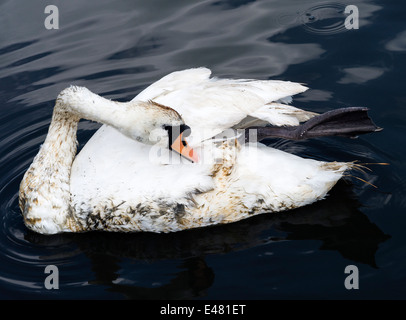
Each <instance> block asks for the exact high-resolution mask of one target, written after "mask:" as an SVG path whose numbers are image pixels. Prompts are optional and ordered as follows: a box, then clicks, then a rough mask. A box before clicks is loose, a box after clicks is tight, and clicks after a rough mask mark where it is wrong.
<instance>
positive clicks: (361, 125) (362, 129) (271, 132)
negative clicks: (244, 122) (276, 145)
mask: <svg viewBox="0 0 406 320" xmlns="http://www.w3.org/2000/svg"><path fill="white" fill-rule="evenodd" d="M249 129H256V130H257V139H258V141H261V140H263V139H265V138H269V137H277V138H284V139H290V140H304V139H308V138H316V137H324V136H345V137H356V136H358V135H360V134H364V133H370V132H377V131H381V130H382V128H379V127H378V126H376V125H375V123H374V122H373V121H372V120H371V118H370V117H369V116H368V108H364V107H350V108H341V109H336V110H331V111H328V112H325V113H323V114H320V115H317V116H315V117H313V118H311V119H310V120H308V121H306V122H305V123H303V124H301V125H299V126H294V127H251V128H249ZM246 132H249V130H246ZM248 138H249V137H248V135H247V136H246V140H247V139H248ZM247 141H248V140H247Z"/></svg>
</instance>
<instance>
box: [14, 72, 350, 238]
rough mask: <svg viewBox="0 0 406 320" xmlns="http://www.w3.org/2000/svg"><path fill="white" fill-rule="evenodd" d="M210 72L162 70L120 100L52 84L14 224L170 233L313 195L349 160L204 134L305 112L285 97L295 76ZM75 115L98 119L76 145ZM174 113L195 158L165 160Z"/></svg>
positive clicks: (285, 122)
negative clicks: (52, 98) (51, 103)
mask: <svg viewBox="0 0 406 320" xmlns="http://www.w3.org/2000/svg"><path fill="white" fill-rule="evenodd" d="M210 74H211V72H210V70H208V69H206V68H196V69H189V70H184V71H179V72H174V73H171V74H169V75H167V76H165V77H164V78H162V79H161V80H159V81H157V82H155V83H154V84H152V85H151V86H149V87H148V88H146V89H145V90H144V91H143V92H141V93H140V94H139V95H138V96H137V97H135V98H134V99H133V100H132V101H130V102H127V103H119V102H114V101H110V100H107V99H104V98H102V97H100V96H98V95H96V94H94V93H92V92H90V91H89V90H87V89H86V88H82V87H74V86H72V87H70V88H67V89H65V90H63V91H62V92H61V93H60V94H59V96H58V98H57V100H56V104H55V108H54V113H53V117H52V122H51V124H50V127H49V132H48V135H47V137H46V139H45V142H44V143H43V145H42V146H41V148H40V151H39V153H38V155H37V156H36V157H35V158H34V160H33V163H32V164H31V166H30V168H29V169H28V170H27V172H26V173H25V175H24V178H23V180H22V182H21V185H20V194H19V196H20V208H21V211H22V214H23V217H24V222H25V225H26V226H27V227H28V228H30V229H32V230H34V231H36V232H39V233H43V234H54V233H59V232H83V231H88V230H108V231H126V232H127V231H152V232H172V231H180V230H184V229H189V228H195V227H203V226H208V225H213V224H222V223H229V222H233V221H238V220H241V219H244V218H247V217H250V216H253V215H256V214H259V213H264V212H270V211H271V212H276V211H282V210H287V209H291V208H296V207H300V206H304V205H307V204H310V203H312V202H314V201H316V200H319V199H322V198H324V197H325V196H326V194H327V192H328V191H329V190H330V189H331V188H332V187H333V186H334V184H335V183H336V182H337V181H338V180H339V179H340V178H341V177H342V175H343V173H344V172H345V171H346V170H348V169H350V168H351V167H352V166H353V165H352V164H351V163H343V162H321V161H315V160H310V159H303V158H300V157H298V156H295V155H291V154H288V153H285V152H282V151H279V150H276V149H273V148H270V147H266V146H264V145H262V144H260V143H247V144H244V143H241V139H240V140H238V139H235V138H232V137H231V138H230V139H226V140H224V139H208V138H211V137H213V136H214V135H216V134H219V133H221V132H223V131H224V130H226V129H229V128H231V127H234V128H237V127H249V126H252V125H254V124H255V125H259V124H266V123H270V124H273V125H277V126H297V125H298V124H299V122H301V121H306V120H308V119H310V118H312V117H313V116H314V115H315V114H314V113H311V112H306V111H303V110H300V109H297V108H294V107H292V106H289V105H287V104H286V102H289V101H290V96H291V95H294V94H297V93H300V92H303V91H305V90H306V89H307V88H306V87H304V86H302V85H300V84H297V83H292V82H284V81H270V80H268V81H259V80H231V79H216V78H210ZM284 103H285V104H284ZM166 106H169V107H170V108H169V107H166ZM175 110H176V111H175ZM80 118H86V119H90V120H93V121H98V122H101V123H103V124H104V125H103V126H102V127H101V128H100V129H99V130H98V131H97V132H96V133H95V134H94V136H93V137H92V138H91V139H90V140H89V141H88V143H87V144H86V145H85V147H84V148H83V149H82V150H81V152H80V153H79V154H78V155H76V131H77V123H78V121H79V119H80ZM185 124H186V125H188V126H189V127H190V128H191V135H190V136H188V138H187V139H186V140H187V141H188V143H189V146H190V148H193V151H192V152H191V150H192V149H187V148H189V147H188V146H185V149H184V150H182V151H181V152H182V153H183V155H185V156H186V157H188V156H190V157H191V158H192V160H195V162H197V163H192V162H190V161H187V160H182V161H173V159H174V158H172V162H170V161H169V160H170V158H168V156H169V155H172V157H173V151H170V150H169V149H168V146H169V145H170V143H169V141H170V139H169V134H168V133H170V131H171V130H172V129H174V128H177V127H179V126H183V125H185ZM180 147H181V148H182V147H183V145H181V146H180ZM207 155H210V156H211V157H207ZM213 155H214V156H213ZM209 158H210V161H208V159H209ZM197 159H199V160H197ZM178 160H179V159H178ZM213 160H214V161H213ZM174 162H176V163H174Z"/></svg>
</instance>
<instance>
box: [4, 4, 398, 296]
mask: <svg viewBox="0 0 406 320" xmlns="http://www.w3.org/2000/svg"><path fill="white" fill-rule="evenodd" d="M53 4H55V5H57V6H58V8H59V29H57V30H47V29H46V28H45V26H44V20H45V18H46V17H47V15H46V14H44V9H45V6H46V4H45V2H44V1H39V0H31V1H28V0H25V1H23V0H8V1H6V0H2V1H1V2H0V26H1V30H2V31H1V33H0V101H1V106H0V108H1V109H0V298H2V299H9V298H34V299H45V298H57V299H59V298H77V299H88V298H96V299H101V298H108V299H125V298H136V299H150V298H155V299H156V298H159V299H161V298H164V299H196V298H197V299H276V298H286V299H291V298H294V299H304V298H306V299H309V298H310V299H314V298H327V299H334V298H343V299H355V298H363V299H364V298H376V299H387V298H397V299H398V298H400V299H404V298H406V232H405V231H404V228H405V226H406V216H405V213H406V212H405V207H406V198H405V191H406V168H405V162H406V153H405V142H406V141H405V132H406V130H405V129H406V122H405V120H406V108H405V106H404V105H405V104H406V90H405V89H406V87H405V84H404V75H405V73H406V23H405V16H406V6H405V5H404V4H403V2H402V1H398V2H395V1H367V0H365V1H358V0H352V1H350V2H347V1H342V2H331V1H330V2H321V1H314V0H312V1H294V0H289V1H277V0H276V1H252V0H251V1H249V0H247V1H243V0H239V1H231V0H230V1H226V0H214V1H198V2H197V1H195V2H191V1H163V0H160V1H129V0H128V1H124V0H122V1H114V2H112V1H107V0H98V1H96V0H93V1H86V2H85V1H79V0H70V1H53ZM348 4H352V5H356V6H357V8H358V10H359V18H360V19H359V29H353V30H347V29H346V28H345V27H343V24H344V21H345V18H346V17H347V15H346V14H345V12H344V10H345V7H346V5H348ZM196 66H207V67H209V68H211V69H212V70H213V73H214V74H215V75H216V76H220V77H234V78H239V77H241V78H258V79H282V80H291V81H297V82H303V83H306V84H307V85H308V86H309V87H310V88H312V89H311V90H309V91H307V92H306V93H304V94H301V95H299V96H297V98H296V99H295V102H294V105H296V106H298V107H301V108H305V109H308V110H312V111H316V112H323V111H327V110H331V109H333V108H337V107H343V106H367V107H369V108H370V115H371V116H372V118H373V119H374V121H375V122H376V123H377V124H378V125H379V126H381V127H384V128H385V130H384V131H382V132H380V133H377V134H371V135H365V136H362V137H360V138H358V139H355V140H350V139H345V138H324V139H315V140H311V141H304V142H288V141H278V140H270V141H268V143H269V145H271V146H273V147H276V148H280V149H283V150H287V151H289V152H292V153H295V154H298V155H301V156H304V157H311V158H315V159H320V160H339V161H352V160H359V161H360V162H363V163H375V162H387V163H390V166H379V165H370V167H371V169H372V171H371V172H366V173H365V174H363V175H361V176H360V177H361V178H362V179H364V180H366V181H367V182H368V183H369V184H368V183H364V182H362V181H359V180H356V179H353V178H350V177H349V178H348V179H346V180H345V181H344V180H343V181H341V182H340V183H339V184H338V185H337V186H336V187H335V188H334V189H333V190H332V192H331V194H330V196H329V197H328V198H327V199H326V200H324V201H321V202H318V203H316V204H314V205H311V206H308V207H305V208H301V209H298V210H294V211H292V212H289V213H286V214H265V215H262V216H258V217H254V218H252V219H248V220H245V221H242V222H240V223H235V224H231V225H227V226H219V227H212V228H206V229H202V230H193V231H186V232H180V233H176V234H166V235H165V234H163V235H157V234H148V233H144V234H132V235H129V234H106V233H102V232H98V233H88V234H64V235H57V236H42V235H38V234H35V233H33V232H30V231H29V230H27V229H26V228H25V226H24V225H23V222H22V217H21V215H20V212H19V209H18V186H19V183H20V180H21V178H22V176H23V174H24V172H25V170H26V169H27V168H28V166H29V164H30V163H31V161H32V159H33V157H34V156H35V154H36V153H37V151H38V147H39V145H40V144H41V143H42V141H43V140H44V138H45V135H46V133H47V128H48V125H49V123H50V119H51V114H52V108H53V103H54V100H55V98H56V96H57V94H58V93H59V91H60V90H62V89H64V88H65V87H66V86H68V85H70V84H77V85H83V86H86V87H88V88H89V89H91V90H92V91H94V92H97V93H99V94H101V95H103V96H107V97H109V98H113V99H118V100H120V101H126V100H130V99H132V98H133V97H134V96H135V95H136V94H137V93H138V92H140V91H141V90H142V89H143V88H145V87H146V86H147V85H148V84H150V83H151V82H153V81H155V80H157V79H159V78H160V77H161V76H163V75H165V74H167V73H169V72H171V71H175V70H181V69H185V68H189V67H196ZM98 127H99V125H98V124H95V123H91V122H88V121H82V122H81V123H80V126H79V132H78V139H79V142H80V144H81V145H83V144H84V143H85V142H86V141H87V139H88V138H89V137H90V136H91V135H92V134H93V133H94V132H95V130H96V129H97V128H98ZM370 184H373V185H375V186H376V187H377V188H374V187H373V186H371V185H370ZM47 265H56V266H57V267H58V270H59V289H57V290H47V289H46V288H45V286H44V280H45V278H46V276H47V275H46V274H44V269H45V267H46V266H47ZM347 265H355V266H357V267H358V269H359V289H358V290H347V289H346V288H345V286H344V279H345V277H346V276H347V275H346V274H345V273H344V269H345V267H346V266H347Z"/></svg>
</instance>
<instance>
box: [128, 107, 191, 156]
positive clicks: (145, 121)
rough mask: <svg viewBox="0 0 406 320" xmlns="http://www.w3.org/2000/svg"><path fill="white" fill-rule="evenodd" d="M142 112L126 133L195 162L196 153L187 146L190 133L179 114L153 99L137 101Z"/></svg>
mask: <svg viewBox="0 0 406 320" xmlns="http://www.w3.org/2000/svg"><path fill="white" fill-rule="evenodd" d="M137 108H140V109H139V111H141V112H142V115H140V116H139V117H138V119H137V121H136V122H134V125H133V126H131V127H130V130H129V132H127V135H130V137H131V138H133V139H135V140H137V141H140V142H142V143H145V144H153V145H156V146H158V147H161V148H168V149H170V150H173V151H175V152H177V153H179V154H181V155H182V156H183V157H185V158H186V159H188V160H190V161H192V162H197V160H198V159H197V155H196V153H195V152H194V151H193V149H192V148H190V147H189V145H188V144H187V141H186V139H185V138H186V137H187V136H188V135H189V134H190V133H191V131H190V128H189V126H187V125H186V124H185V123H184V121H183V119H182V117H181V115H180V114H179V113H178V112H177V111H176V110H174V109H172V108H169V107H166V106H163V105H160V104H158V103H155V102H153V101H149V102H147V103H145V102H137Z"/></svg>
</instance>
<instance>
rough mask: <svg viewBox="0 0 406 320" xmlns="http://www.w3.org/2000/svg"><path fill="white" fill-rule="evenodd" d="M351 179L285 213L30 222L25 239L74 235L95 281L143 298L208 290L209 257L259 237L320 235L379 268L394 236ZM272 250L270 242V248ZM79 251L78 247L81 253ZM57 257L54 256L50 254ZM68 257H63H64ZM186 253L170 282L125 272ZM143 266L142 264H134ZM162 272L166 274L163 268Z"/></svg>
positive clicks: (325, 246) (49, 241)
mask: <svg viewBox="0 0 406 320" xmlns="http://www.w3.org/2000/svg"><path fill="white" fill-rule="evenodd" d="M359 207H360V204H359V202H358V201H357V199H356V197H355V196H354V195H353V194H352V193H351V185H349V184H348V182H345V181H341V182H340V183H339V184H338V185H337V186H336V187H335V188H334V189H333V190H332V192H331V194H330V196H329V197H328V198H327V199H326V200H324V201H320V202H318V203H315V204H314V205H311V206H308V207H304V208H300V209H297V210H293V211H291V212H288V213H284V214H264V215H259V216H257V217H253V218H251V219H247V220H244V221H241V222H238V223H233V224H229V225H224V226H216V227H209V228H203V229H196V230H188V231H184V232H179V233H171V234H152V233H137V234H117V233H106V232H90V233H85V234H63V235H56V236H42V235H39V234H36V233H33V232H30V231H28V230H27V233H26V235H25V239H26V240H28V241H29V242H31V243H36V244H37V245H42V246H48V247H49V246H57V245H60V244H61V243H66V242H72V243H75V245H77V247H78V250H79V251H80V252H81V253H83V254H85V256H86V257H87V258H88V259H89V260H90V263H91V269H92V271H93V273H94V277H93V280H91V281H90V282H89V283H90V284H94V285H103V286H107V287H108V290H109V291H111V292H119V293H122V294H124V295H125V296H126V297H128V298H136V299H151V298H152V299H186V298H192V297H198V296H204V295H205V292H206V290H207V289H208V288H209V287H210V286H211V285H212V283H213V281H214V277H215V274H214V271H213V270H212V268H211V267H210V266H209V265H208V264H207V263H206V259H205V257H206V256H207V255H213V254H224V253H229V252H233V251H240V250H246V249H248V248H251V247H255V246H258V245H260V244H261V245H263V244H269V245H271V246H272V245H277V243H278V242H279V241H286V240H295V241H297V240H319V241H320V242H321V244H320V247H319V250H331V251H336V252H339V253H340V254H341V255H342V256H343V257H344V258H346V259H349V260H352V261H353V262H354V263H363V264H367V265H370V266H371V267H374V268H377V267H378V266H377V265H376V261H375V254H376V251H377V250H378V247H379V245H380V244H381V243H382V242H384V241H386V240H387V239H388V238H390V236H389V235H386V234H385V233H384V232H382V230H380V229H379V228H378V227H377V226H376V225H375V224H374V223H372V222H371V221H370V220H369V219H368V217H367V216H366V215H364V214H363V213H362V212H361V211H360V210H359ZM267 250H269V247H268V249H267ZM76 254H77V253H76ZM48 258H49V257H48ZM59 258H60V259H63V257H59ZM171 259H177V260H179V261H180V263H179V265H178V267H177V269H181V271H177V272H175V273H173V274H172V278H171V279H170V280H169V281H166V283H164V284H159V285H156V286H153V287H151V286H139V285H137V282H141V279H142V277H144V276H145V273H141V274H139V275H136V276H135V277H141V278H139V279H137V278H128V277H127V278H126V275H125V274H121V272H122V270H123V269H122V268H123V263H125V264H128V261H147V262H148V263H151V262H153V261H168V260H171ZM134 268H136V266H134ZM154 277H156V279H159V278H160V277H162V275H160V274H155V275H154Z"/></svg>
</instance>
